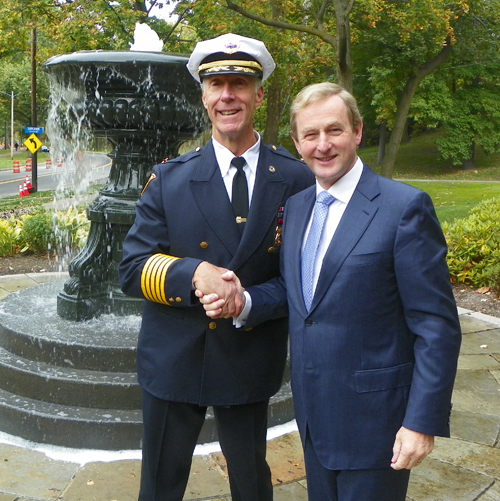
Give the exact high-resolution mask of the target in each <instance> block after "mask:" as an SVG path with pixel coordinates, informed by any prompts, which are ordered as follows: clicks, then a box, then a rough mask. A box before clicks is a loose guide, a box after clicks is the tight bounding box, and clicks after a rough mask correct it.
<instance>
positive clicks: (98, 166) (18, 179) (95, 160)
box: [0, 153, 111, 198]
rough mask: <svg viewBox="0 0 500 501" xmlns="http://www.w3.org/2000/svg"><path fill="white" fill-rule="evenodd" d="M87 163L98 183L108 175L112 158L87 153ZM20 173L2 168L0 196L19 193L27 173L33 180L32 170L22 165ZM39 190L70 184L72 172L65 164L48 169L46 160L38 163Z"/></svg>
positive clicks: (93, 181) (10, 195)
mask: <svg viewBox="0 0 500 501" xmlns="http://www.w3.org/2000/svg"><path fill="white" fill-rule="evenodd" d="M85 164H86V165H88V169H90V176H91V178H90V182H91V183H97V182H98V181H100V180H102V181H101V182H104V181H105V180H106V178H107V177H108V174H109V170H110V167H111V160H110V159H109V158H108V157H107V156H106V155H104V154H102V153H86V154H85ZM20 171H21V172H20V173H17V174H15V173H13V172H12V169H8V170H0V198H4V197H12V196H15V195H18V194H19V183H24V181H25V180H26V175H28V177H29V179H30V182H31V175H32V172H26V169H25V167H24V166H23V165H21V168H20ZM37 177H38V191H48V190H55V189H56V188H57V187H58V186H59V185H60V183H61V181H62V182H63V183H65V184H69V183H68V181H66V178H67V179H71V177H72V173H71V172H69V173H68V172H67V169H65V168H64V166H63V167H62V168H61V167H57V165H54V164H52V166H51V168H50V169H47V168H46V166H45V162H42V163H38V176H37Z"/></svg>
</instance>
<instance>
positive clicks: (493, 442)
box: [0, 273, 500, 501]
mask: <svg viewBox="0 0 500 501" xmlns="http://www.w3.org/2000/svg"><path fill="white" fill-rule="evenodd" d="M64 277H65V275H60V274H55V273H33V274H27V275H12V276H4V277H0V299H2V298H4V297H6V296H7V295H9V294H11V293H13V292H15V291H17V290H21V289H24V288H27V287H33V286H36V285H39V284H42V283H47V282H50V281H54V280H58V281H59V280H64ZM459 314H460V321H461V325H462V332H463V342H462V349H461V355H460V359H459V366H458V374H457V379H456V383H455V389H454V392H453V411H452V416H451V433H452V437H451V438H449V439H444V438H436V444H435V448H434V451H433V452H432V454H431V455H430V456H429V457H428V458H426V459H425V460H424V462H423V463H422V464H421V465H420V466H419V467H418V468H415V469H414V470H413V472H412V476H411V479H410V487H409V490H408V496H407V500H408V501H500V319H499V318H494V317H489V316H487V315H483V314H481V313H475V312H472V311H468V310H464V309H461V308H460V309H459ZM0 428H1V426H0ZM284 428H285V429H286V430H287V431H286V433H284V434H283V435H281V436H278V437H276V438H273V439H270V440H269V441H268V461H269V464H270V466H271V470H272V475H273V485H274V499H275V501H303V500H304V501H305V500H307V480H306V478H305V469H304V461H303V456H302V448H301V444H300V439H299V436H298V433H297V431H296V430H295V428H294V426H293V424H291V425H290V426H288V427H284ZM2 439H3V440H2ZM2 442H3V443H2ZM65 452H67V453H66V454H65ZM82 457H85V456H82V455H81V454H78V453H77V452H72V451H64V450H63V449H62V448H57V449H55V452H54V451H48V452H47V451H46V452H43V451H42V450H39V448H38V447H37V446H36V445H35V444H32V445H30V444H23V443H19V442H17V441H15V440H11V439H10V437H5V436H3V437H2V436H0V501H14V500H16V501H23V500H36V501H48V500H52V501H55V500H66V501H129V500H130V501H132V500H136V499H137V493H138V489H139V478H140V468H141V463H140V460H139V459H138V458H139V457H140V453H139V452H138V451H128V452H127V451H126V452H124V453H122V454H118V453H113V454H110V453H107V452H99V451H94V452H92V453H91V454H90V456H88V457H90V459H82ZM184 499H185V500H193V501H194V500H200V501H201V500H216V501H230V499H231V496H230V494H229V483H228V479H227V474H226V464H225V461H224V458H223V456H222V454H221V453H220V452H217V451H215V452H203V448H201V452H200V455H197V456H195V457H194V460H193V466H192V470H191V476H190V479H189V484H188V487H187V490H186V495H185V498H184ZM314 501H321V500H314ZM381 501H384V500H381Z"/></svg>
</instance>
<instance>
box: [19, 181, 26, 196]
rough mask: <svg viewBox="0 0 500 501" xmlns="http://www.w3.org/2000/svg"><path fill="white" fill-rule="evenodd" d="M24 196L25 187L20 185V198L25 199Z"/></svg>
mask: <svg viewBox="0 0 500 501" xmlns="http://www.w3.org/2000/svg"><path fill="white" fill-rule="evenodd" d="M24 196H25V195H24V190H23V185H22V184H21V183H19V198H23V197H24Z"/></svg>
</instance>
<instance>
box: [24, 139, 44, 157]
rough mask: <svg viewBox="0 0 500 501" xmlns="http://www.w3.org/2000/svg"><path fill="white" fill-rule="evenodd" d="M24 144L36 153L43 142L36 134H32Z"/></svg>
mask: <svg viewBox="0 0 500 501" xmlns="http://www.w3.org/2000/svg"><path fill="white" fill-rule="evenodd" d="M24 145H25V146H26V148H28V150H30V151H31V153H35V151H36V150H38V148H40V146H42V143H41V142H40V139H38V138H37V137H36V136H35V134H31V136H30V137H29V138H28V139H26V141H24Z"/></svg>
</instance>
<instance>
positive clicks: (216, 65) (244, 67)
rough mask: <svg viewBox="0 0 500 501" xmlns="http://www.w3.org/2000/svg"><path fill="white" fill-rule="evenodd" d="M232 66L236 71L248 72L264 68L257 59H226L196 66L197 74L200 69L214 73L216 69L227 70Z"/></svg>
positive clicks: (261, 71)
mask: <svg viewBox="0 0 500 501" xmlns="http://www.w3.org/2000/svg"><path fill="white" fill-rule="evenodd" d="M231 66H232V67H233V68H234V69H235V70H237V71H245V72H248V73H256V71H255V70H257V71H259V72H260V73H263V72H264V68H262V66H261V65H260V64H259V63H258V62H257V61H236V60H226V61H213V62H211V63H205V64H202V65H200V67H199V68H198V74H199V73H201V72H202V71H206V72H207V73H211V72H212V71H213V72H214V73H215V72H217V71H227V70H229V68H230V67H231Z"/></svg>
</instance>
